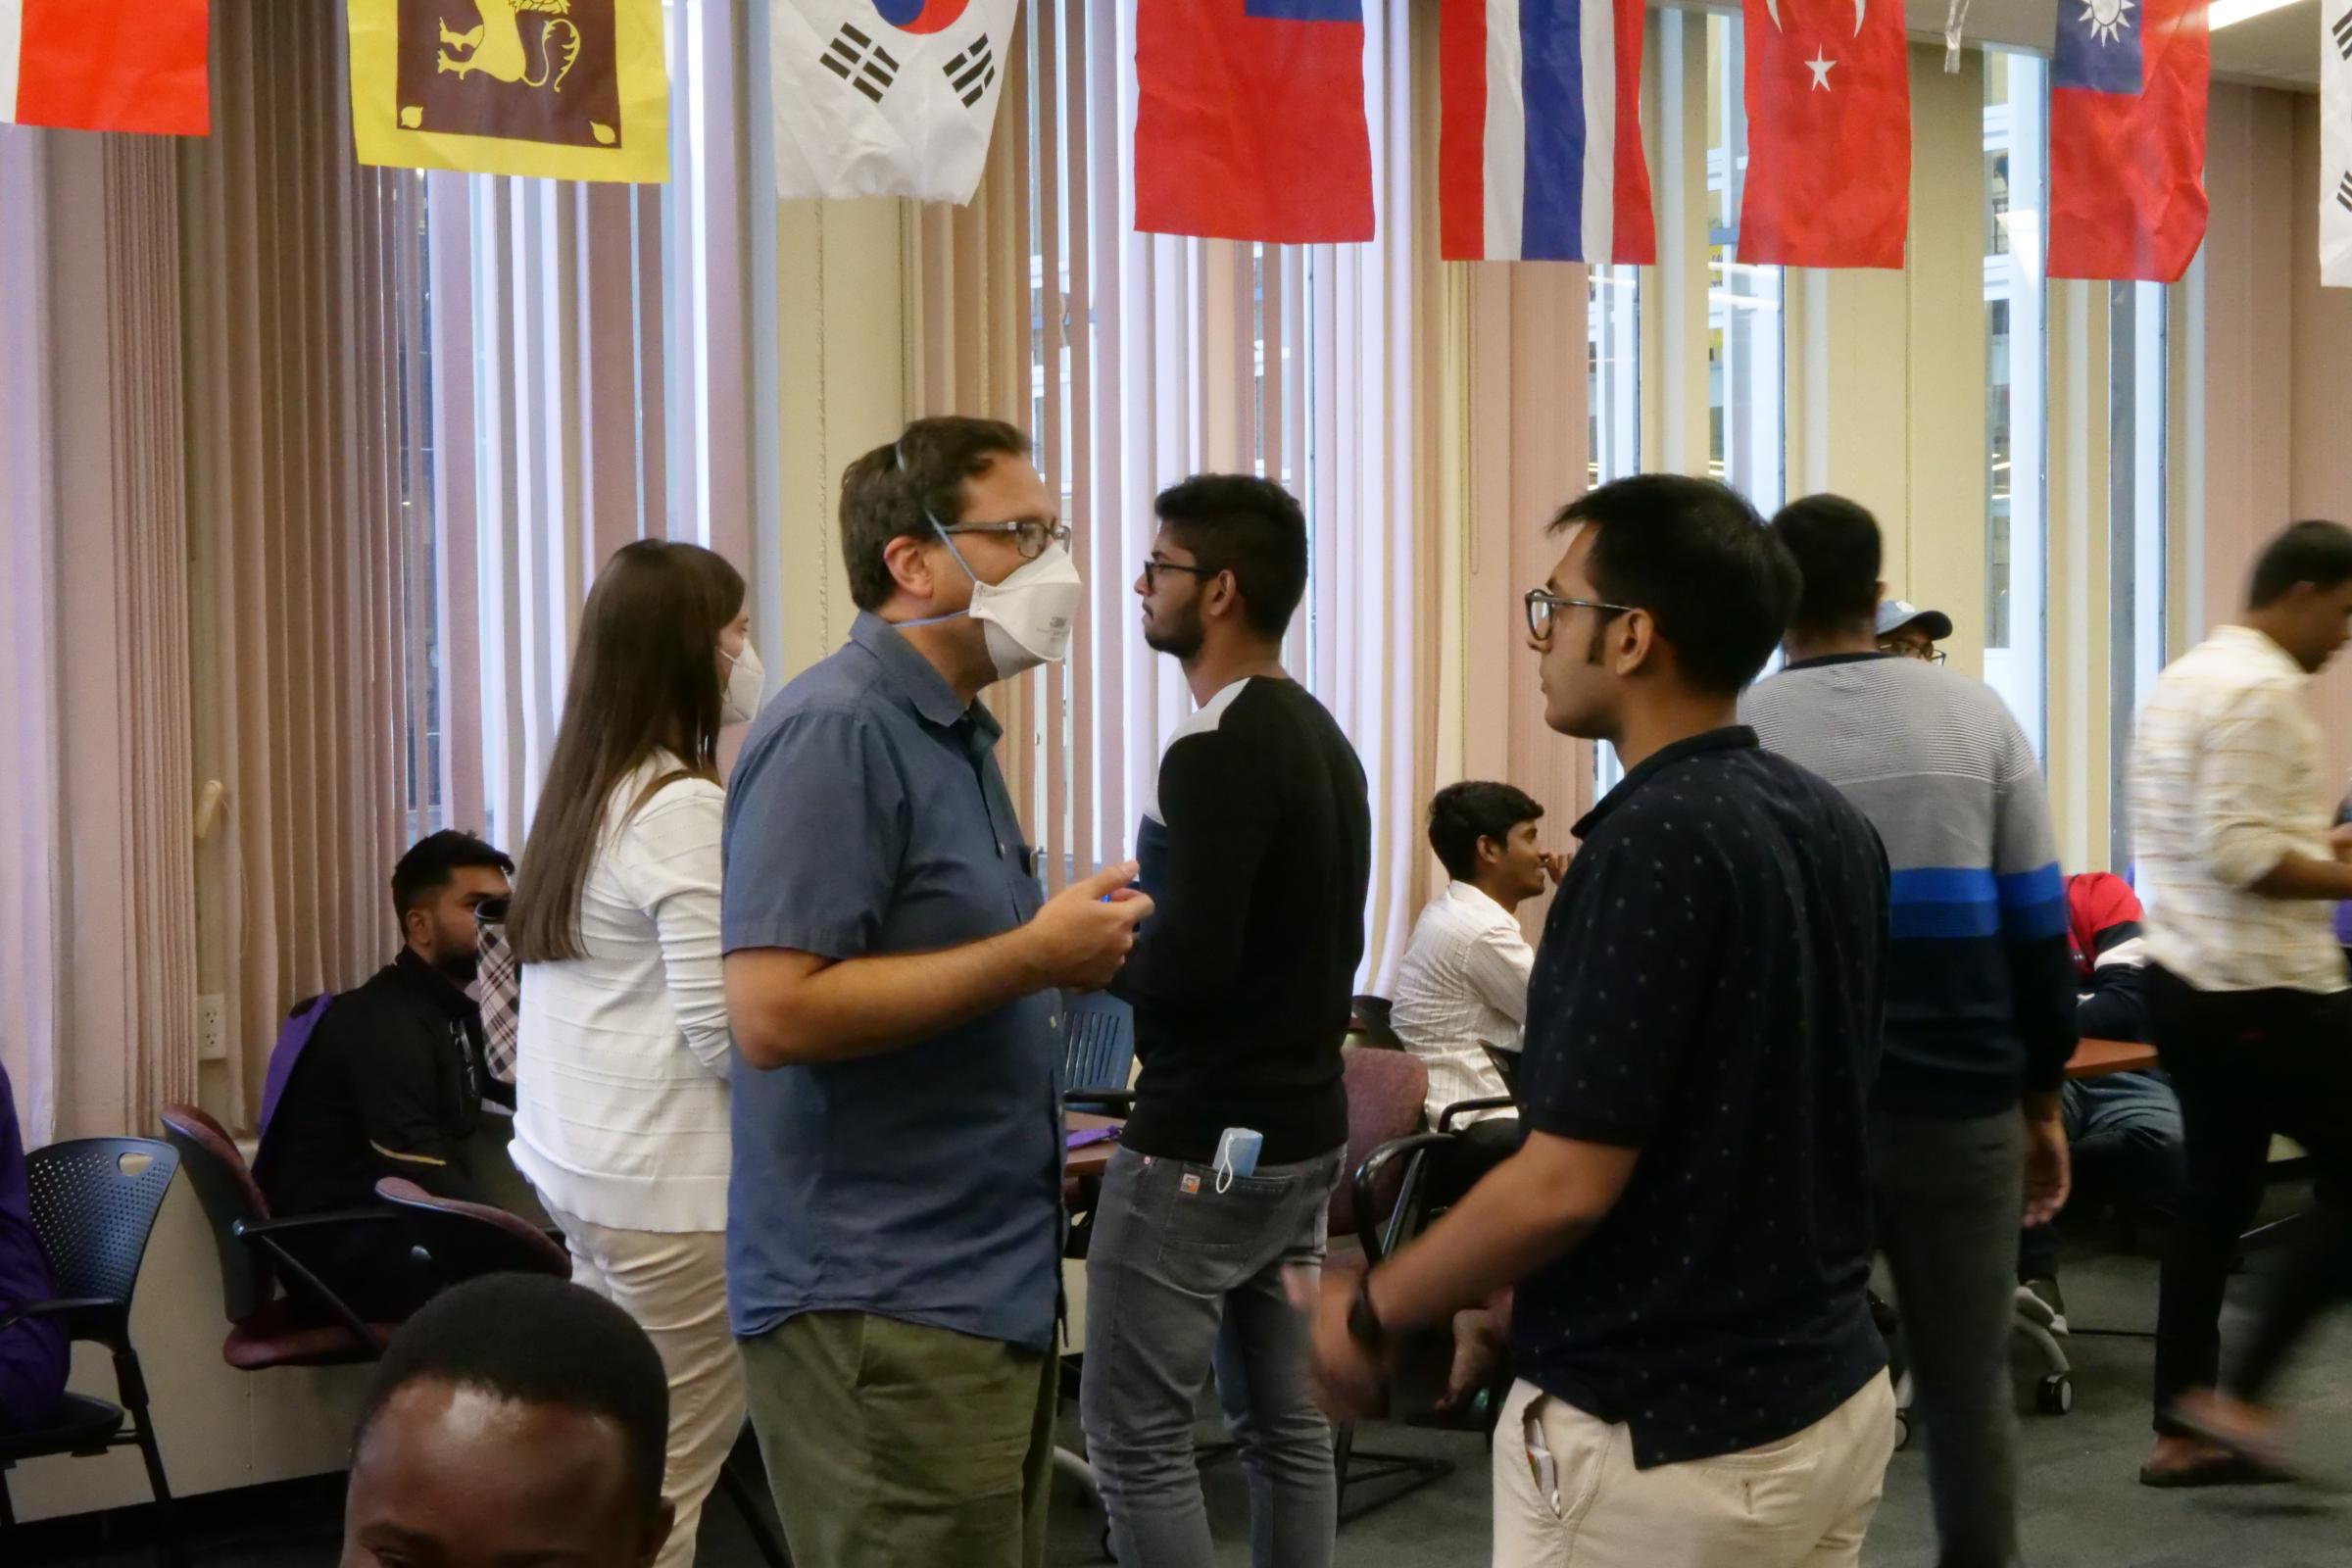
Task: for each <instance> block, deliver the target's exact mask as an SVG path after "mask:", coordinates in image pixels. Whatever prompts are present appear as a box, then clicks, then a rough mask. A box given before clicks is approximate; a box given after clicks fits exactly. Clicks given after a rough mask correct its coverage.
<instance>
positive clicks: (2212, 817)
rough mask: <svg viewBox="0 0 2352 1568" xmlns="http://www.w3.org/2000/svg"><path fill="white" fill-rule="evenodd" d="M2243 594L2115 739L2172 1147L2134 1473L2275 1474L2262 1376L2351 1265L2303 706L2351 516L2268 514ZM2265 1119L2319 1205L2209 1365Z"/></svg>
mask: <svg viewBox="0 0 2352 1568" xmlns="http://www.w3.org/2000/svg"><path fill="white" fill-rule="evenodd" d="M2246 606H2247V608H2246V613H2245V614H2244V615H2243V616H2241V617H2240V619H2239V620H2238V622H2237V624H2235V625H2229V626H2223V627H2220V628H2219V629H2217V630H2216V631H2215V632H2214V634H2213V636H2212V637H2211V638H2209V639H2207V640H2206V641H2205V642H2204V643H2203V644H2201V645H2200V646H2198V647H2197V648H2195V649H2192V650H2191V651H2190V652H2188V653H2187V654H2184V655H2183V656H2181V657H2180V659H2178V660H2176V661H2174V662H2173V663H2172V665H2171V667H2169V668H2168V669H2166V670H2165V672H2164V675H2163V678H2162V679H2161V680H2159V681H2158V682H2157V686H2156V690H2155V692H2154V694H2153V695H2151V696H2150V697H2149V699H2148V704H2147V707H2146V709H2145V710H2144V711H2142V712H2141V714H2140V720H2139V732H2138V735H2137V737H2136V739H2135V741H2134V743H2133V747H2132V754H2131V832H2132V838H2133V842H2134V843H2135V844H2136V845H2137V846H2138V853H2139V873H2140V885H2141V887H2142V888H2143V889H2145V890H2147V891H2148V892H2149V894H2150V897H2149V899H2148V919H2147V944H2148V949H2149V955H2150V958H2151V962H2150V965H2149V971H2148V1012H2149V1023H2150V1026H2151V1030H2152V1033H2153V1035H2154V1038H2155V1042H2156V1049H2157V1051H2158V1053H2159V1054H2161V1055H2162V1057H2163V1060H2164V1065H2165V1068H2166V1070H2167V1071H2169V1072H2170V1073H2171V1074H2172V1078H2173V1086H2174V1088H2175V1089H2176V1090H2177V1091H2178V1092H2179V1094H2180V1112H2181V1120H2182V1133H2183V1143H2184V1152H2185V1158H2186V1164H2187V1191H2186V1194H2185V1199H2184V1201H2183V1204H2182V1208H2181V1212H2180V1217H2179V1218H2178V1219H2177V1220H2176V1221H2175V1222H2174V1224H2173V1227H2172V1232H2171V1237H2170V1240H2169V1244H2168V1246H2167V1248H2166V1251H2165V1258H2164V1285H2163V1294H2162V1298H2161V1302H2160V1305H2159V1307H2158V1316H2157V1341H2156V1430H2157V1432H2158V1434H2159V1436H2158V1438H2157V1442H2156V1448H2155V1451H2154V1453H2153V1454H2151V1455H2150V1456H2149V1459H2148V1463H2147V1464H2146V1465H2145V1466H2144V1467H2143V1468H2142V1469H2141V1471H2140V1480H2141V1481H2142V1482H2144V1483H2146V1484H2147V1485H2149V1486H2162V1487H2179V1486H2200V1485H2210V1484H2214V1483H2217V1482H2229V1481H2246V1480H2260V1479H2265V1478H2267V1477H2269V1476H2272V1475H2275V1474H2276V1473H2278V1471H2279V1470H2280V1469H2281V1465H2280V1462H2279V1457H2280V1456H2279V1449H2278V1418H2277V1416H2276V1415H2275V1414H2274V1413H2273V1412H2272V1411H2270V1410H2268V1409H2266V1408H2264V1407H2263V1406H2262V1404H2261V1403H2260V1399H2261V1397H2262V1394H2263V1391H2264V1388H2265V1385H2266V1384H2267V1383H2268V1382H2269V1380H2270V1378H2271V1375H2272V1374H2273V1373H2274V1372H2275V1371H2276V1370H2277V1369H2278V1364H2279V1362H2280V1360H2281V1358H2282V1357H2283V1355H2284V1354H2285V1352H2286V1350H2287V1349H2288V1348H2290V1347H2291V1346H2292V1345H2293V1343H2294V1342H2295V1340H2296V1339H2298V1338H2299V1337H2300V1336H2301V1334H2302V1331H2303V1330H2304V1329H2305V1328H2306V1327H2307V1326H2308V1325H2309V1324H2310V1322H2311V1320H2312V1318H2313V1317H2314V1316H2315V1315H2317V1313H2318V1312H2319V1311H2320V1310H2321V1309H2322V1307H2324V1306H2325V1305H2326V1304H2327V1301H2328V1299H2330V1298H2331V1297H2332V1296H2333V1295H2334V1294H2336V1292H2337V1291H2338V1290H2339V1289H2340V1288H2341V1284H2340V1282H2341V1281H2342V1280H2343V1279H2344V1278H2345V1277H2346V1276H2347V1273H2352V1219H2348V1218H2347V1215H2346V1213H2345V1210H2344V1208H2343V1207H2342V1204H2343V1203H2344V1195H2345V1193H2346V1191H2347V1188H2346V1187H2345V1185H2344V1184H2345V1182H2346V1180H2347V1179H2348V1178H2352V979H2348V978H2347V976H2346V972H2345V963H2344V954H2343V950H2342V949H2341V948H2339V947H2338V946H2337V945H2336V941H2335V936H2334V932H2333V930H2332V929H2331V927H2330V924H2329V905H2330V902H2331V901H2334V900H2339V899H2345V898H2352V863H2347V862H2352V833H2347V832H2346V831H2345V830H2343V829H2334V830H2332V831H2331V829H2330V822H2331V819H2332V815H2333V802H2334V800H2335V797H2336V794H2337V793H2338V792H2337V791H2336V790H2335V789H2333V788H2332V787H2330V785H2329V784H2328V782H2327V779H2326V777H2325V776H2324V770H2323V766H2322V762H2321V745H2320V730H2319V725H2318V724H2317V723H2316V722H2315V721H2314V720H2313V718H2312V715H2311V712H2310V710H2309V708H2308V707H2307V705H2306V702H2305V695H2306V689H2307V688H2308V686H2309V684H2310V679H2311V676H2312V675H2313V674H2314V673H2316V672H2317V671H2318V670H2319V669H2320V668H2321V667H2322V666H2323V665H2325V664H2326V663H2327V661H2328V660H2329V659H2331V658H2333V657H2334V655H2335V653H2336V651H2337V650H2338V649H2339V648H2341V647H2342V646H2343V644H2344V641H2345V637H2346V633H2347V628H2348V626H2352V530H2348V529H2345V528H2343V527H2341V526H2339V525H2337V524H2335V523H2332V522H2299V523H2296V524H2295V525H2294V526H2293V527H2291V528H2289V529H2287V530H2286V531H2285V532H2284V533H2282V534H2280V535H2279V536H2278V538H2277V539H2275V540H2273V541H2272V542H2271V544H2270V546H2269V547H2268V548H2267V549H2266V550H2265V551H2264V552H2263V554H2262V559H2261V560H2260V561H2259V562H2258V563H2257V564H2256V565H2255V568H2254V578H2253V584H2252V587H2251V590H2250V591H2249V593H2248V594H2247V598H2246ZM2274 1131H2278V1132H2284V1133H2286V1134H2288V1135H2289V1136H2291V1137H2293V1138H2294V1139H2295V1140H2296V1141H2297V1142H2298V1143H2300V1144H2302V1145H2303V1146H2304V1148H2306V1149H2307V1150H2308V1151H2310V1152H2311V1155H2312V1157H2313V1159H2314V1161H2315V1162H2316V1163H2317V1165H2318V1168H2319V1179H2318V1183H2317V1189H2318V1197H2319V1202H2320V1206H2319V1210H2318V1212H2316V1213H2315V1214H2313V1215H2311V1216H2309V1217H2308V1220H2307V1222H2306V1223H2305V1224H2304V1225H2303V1226H2302V1227H2301V1230H2300V1234H2299V1235H2298V1236H2297V1239H2296V1244H2295V1247H2294V1250H2293V1255H2292V1257H2291V1258H2290V1260H2289V1261H2288V1263H2287V1265H2286V1267H2285V1269H2284V1270H2283V1272H2282V1274H2281V1275H2280V1277H2279V1280H2278V1287H2277V1294H2276V1295H2275V1296H2274V1297H2273V1299H2271V1300H2270V1301H2269V1302H2268V1303H2267V1304H2266V1307H2265V1309H2264V1310H2263V1311H2262V1313H2261V1315H2260V1318H2259V1321H2258V1322H2257V1324H2256V1326H2255V1329H2254V1332H2253V1333H2252V1335H2251V1336H2250V1337H2249V1339H2248V1340H2247V1342H2246V1344H2245V1345H2244V1346H2243V1347H2242V1348H2240V1349H2239V1351H2238V1353H2237V1354H2236V1355H2235V1356H2234V1357H2233V1359H2232V1365H2231V1367H2230V1370H2229V1376H2228V1377H2227V1378H2224V1377H2222V1376H2221V1375H2220V1374H2221V1335H2220V1329H2219V1320H2220V1315H2221V1306H2222V1293H2223V1285H2224V1281H2225V1279H2226V1277H2227V1275H2228V1273H2229V1260H2230V1256H2231V1253H2232V1252H2233V1251H2234V1250H2235V1248H2236V1243H2237V1237H2238V1235H2239V1233H2240V1232H2242V1231H2243V1230H2244V1229H2245V1226H2246V1224H2247V1222H2248V1221H2249V1220H2250V1219H2251V1218H2252V1217H2253V1214H2254V1210H2255V1207H2256V1205H2257V1204H2258V1202H2259V1201H2260V1199H2261V1195H2262V1176H2263V1164H2264V1162H2265V1160H2266V1159H2267V1157H2268V1152H2269V1149H2270V1143H2271V1136H2272V1134H2273V1132H2274ZM2224 1391H2226V1392H2224Z"/></svg>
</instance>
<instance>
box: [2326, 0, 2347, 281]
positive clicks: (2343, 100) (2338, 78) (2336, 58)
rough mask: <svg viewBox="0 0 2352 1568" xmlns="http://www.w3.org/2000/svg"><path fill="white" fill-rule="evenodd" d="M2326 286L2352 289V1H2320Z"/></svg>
mask: <svg viewBox="0 0 2352 1568" xmlns="http://www.w3.org/2000/svg"><path fill="white" fill-rule="evenodd" d="M2320 281H2321V282H2323V283H2326V284H2327V285H2329V286H2330V287H2333V288H2352V0H2320Z"/></svg>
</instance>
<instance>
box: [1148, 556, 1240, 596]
mask: <svg viewBox="0 0 2352 1568" xmlns="http://www.w3.org/2000/svg"><path fill="white" fill-rule="evenodd" d="M1224 569H1225V568H1224V567H1222V566H1188V565H1186V564H1184V563H1183V562H1181V561H1163V560H1162V559H1160V558H1159V557H1158V556H1146V557H1145V558H1144V592H1146V593H1148V594H1150V593H1157V592H1158V591H1159V574H1160V573H1161V572H1163V571H1181V572H1183V573H1184V574H1185V575H1187V576H1189V577H1214V576H1215V575H1216V574H1217V573H1218V572H1220V571H1223V570H1224Z"/></svg>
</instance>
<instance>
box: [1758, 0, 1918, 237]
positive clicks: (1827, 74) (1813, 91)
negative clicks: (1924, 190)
mask: <svg viewBox="0 0 2352 1568" xmlns="http://www.w3.org/2000/svg"><path fill="white" fill-rule="evenodd" d="M1741 16H1742V18H1743V19H1744V22H1745V26H1744V31H1745V34H1746V44H1747V48H1746V55H1747V61H1746V101H1747V190H1746V193H1745V195H1744V196H1743V197H1742V198H1741V201H1740V260H1741V261H1742V262H1751V263H1757V264H1761V265H1765V266H1779V267H1900V266H1902V265H1903V238H1904V235H1905V234H1906V233H1907V232H1908V231H1909V228H1910V225H1911V46H1910V44H1909V42H1908V41H1907V40H1906V39H1905V37H1904V33H1903V8H1902V6H1901V5H1900V4H1899V3H1898V0H1745V5H1744V7H1743V9H1742V11H1741Z"/></svg>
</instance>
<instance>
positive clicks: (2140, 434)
mask: <svg viewBox="0 0 2352 1568" xmlns="http://www.w3.org/2000/svg"><path fill="white" fill-rule="evenodd" d="M2168 293H2169V291H2168V290H2167V289H2166V288H2165V286H2164V285H2163V284H2161V283H2114V284H2110V285H2109V287H2108V296H2107V330H2108V335H2107V420H2108V425H2107V528H2108V534H2107V540H2108V543H2107V582H2108V589H2107V592H2108V636H2109V638H2110V639H2111V641H2110V643H2109V645H2108V650H2107V681H2108V708H2107V711H2108V723H2107V745H2108V774H2107V777H2108V792H2109V793H2108V800H2109V806H2108V813H2107V821H2108V853H2109V856H2110V859H2109V864H2110V866H2111V867H2112V868H2113V869H2114V870H2115V871H2116V872H2117V873H2118V874H2121V873H2122V872H2124V871H2125V870H2126V869H2127V868H2129V867H2130V865H2131V811H2130V809H2128V808H2127V806H2126V804H2125V799H2126V796H2127V794H2128V790H2127V788H2126V785H2127V782H2128V773H2129V764H2130V759H2131V730H2132V719H2133V717H2134V715H2135V714H2137V712H2138V711H2139V704H2140V699H2141V698H2143V697H2144V696H2146V695H2147V692H2148V690H2149V688H2151V687H2152V686H2153V685H2154V684H2155V682H2156V675H2157V672H2158V671H2160V670H2161V669H2163V668H2164V662H2165V608H2166V584H2167V581H2168V567H2169V562H2168V560H2167V554H2166V543H2167V541H2166V538H2165V505H2164V503H2165V466H2164V438H2165V427H2166V424H2167V414H2168V411H2167V408H2166V403H2165V386H2166V373H2167V353H2168V343H2167V338H2166V325H2167V320H2168V310H2167V307H2168V305H2169V303H2170V301H2169V299H2168V297H2167V296H2168Z"/></svg>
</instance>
